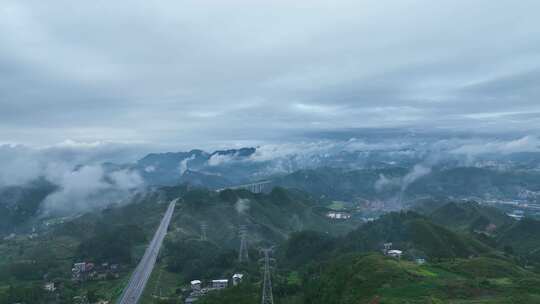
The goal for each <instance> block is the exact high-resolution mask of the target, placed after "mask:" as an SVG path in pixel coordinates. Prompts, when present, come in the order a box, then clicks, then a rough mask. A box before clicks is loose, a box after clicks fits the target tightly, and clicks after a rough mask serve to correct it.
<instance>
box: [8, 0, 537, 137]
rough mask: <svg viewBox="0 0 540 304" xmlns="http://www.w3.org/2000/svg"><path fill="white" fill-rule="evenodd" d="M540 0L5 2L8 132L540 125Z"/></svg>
mask: <svg viewBox="0 0 540 304" xmlns="http://www.w3.org/2000/svg"><path fill="white" fill-rule="evenodd" d="M539 12H540V1H537V0H530V1H529V0H520V1H505V0H498V1H493V0H485V1H484V0H476V1H471V0H463V1H460V0H453V1H433V0H425V1H406V0H399V1H381V0H377V1H359V0H356V1H324V2H323V1H313V0H310V1H290V0H288V1H256V0H250V1H217V0H216V1H201V0H197V1H181V0H174V1H166V0H162V1H123V0H116V1H73V0H65V1H56V0H48V1H43V0H35V1H31V0H2V1H1V2H0V143H23V144H27V145H37V146H40V145H41V146H43V145H49V144H54V143H58V142H64V141H65V140H68V139H69V140H73V141H85V142H92V141H112V142H130V143H133V142H134V143H143V144H151V145H152V144H163V143H172V144H176V143H182V144H183V146H186V143H187V145H192V146H200V144H201V143H204V142H214V141H231V142H242V141H253V140H257V141H264V140H266V139H272V140H276V139H279V138H283V139H285V138H287V137H290V136H292V135H293V134H301V133H304V132H316V131H326V130H333V129H341V128H365V127H368V128H371V127H374V128H381V127H415V128H429V129H432V128H450V129H456V130H475V131H479V130H481V131H487V132H490V131H493V132H500V131H521V132H525V133H527V132H529V133H531V132H536V131H538V130H539V129H540V100H539V96H540V18H539Z"/></svg>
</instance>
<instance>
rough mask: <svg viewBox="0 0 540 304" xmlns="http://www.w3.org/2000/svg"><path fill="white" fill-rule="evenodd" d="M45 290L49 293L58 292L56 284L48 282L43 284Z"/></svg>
mask: <svg viewBox="0 0 540 304" xmlns="http://www.w3.org/2000/svg"><path fill="white" fill-rule="evenodd" d="M43 289H44V290H45V291H48V292H54V291H56V286H55V285H54V282H47V283H45V284H43Z"/></svg>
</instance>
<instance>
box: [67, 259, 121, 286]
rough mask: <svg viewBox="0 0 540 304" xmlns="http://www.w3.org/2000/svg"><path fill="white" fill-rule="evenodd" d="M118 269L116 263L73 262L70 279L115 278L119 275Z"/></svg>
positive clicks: (79, 280) (78, 280)
mask: <svg viewBox="0 0 540 304" xmlns="http://www.w3.org/2000/svg"><path fill="white" fill-rule="evenodd" d="M119 271H120V267H119V266H118V264H109V263H102V264H98V265H96V264H94V263H88V262H80V263H75V264H73V268H72V269H71V279H72V280H73V281H77V282H81V281H86V280H106V279H117V278H119V277H120V274H119V273H118V272H119Z"/></svg>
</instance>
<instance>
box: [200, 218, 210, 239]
mask: <svg viewBox="0 0 540 304" xmlns="http://www.w3.org/2000/svg"><path fill="white" fill-rule="evenodd" d="M206 230H208V224H206V222H201V241H206V240H207V238H206Z"/></svg>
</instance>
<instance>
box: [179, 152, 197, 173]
mask: <svg viewBox="0 0 540 304" xmlns="http://www.w3.org/2000/svg"><path fill="white" fill-rule="evenodd" d="M194 159H195V155H191V157H188V158H186V159H184V160H182V161H181V162H180V166H179V168H180V175H183V174H184V173H185V172H186V171H187V170H188V169H189V167H188V163H189V162H190V161H192V160H194Z"/></svg>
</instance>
